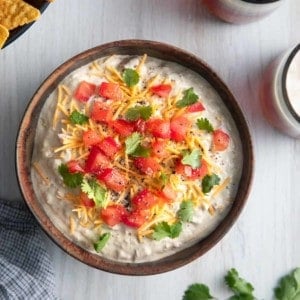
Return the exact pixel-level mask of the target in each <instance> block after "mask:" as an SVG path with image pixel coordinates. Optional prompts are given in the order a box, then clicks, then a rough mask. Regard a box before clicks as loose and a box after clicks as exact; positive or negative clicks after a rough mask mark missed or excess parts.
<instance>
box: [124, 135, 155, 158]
mask: <svg viewBox="0 0 300 300" xmlns="http://www.w3.org/2000/svg"><path fill="white" fill-rule="evenodd" d="M141 141H142V136H141V135H140V134H139V133H137V132H134V133H133V134H131V135H130V136H129V137H127V138H126V140H125V146H126V150H125V152H126V154H130V155H131V156H134V157H149V155H150V149H148V148H145V147H144V146H142V145H141Z"/></svg>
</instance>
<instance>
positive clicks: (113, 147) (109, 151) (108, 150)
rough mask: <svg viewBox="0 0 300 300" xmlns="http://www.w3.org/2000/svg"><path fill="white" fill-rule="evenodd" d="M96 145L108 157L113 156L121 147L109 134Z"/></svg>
mask: <svg viewBox="0 0 300 300" xmlns="http://www.w3.org/2000/svg"><path fill="white" fill-rule="evenodd" d="M97 146H98V147H99V148H100V149H101V150H102V152H103V153H104V154H105V155H106V156H108V157H109V158H112V157H114V156H115V154H116V153H117V152H118V151H119V150H120V149H121V147H120V145H118V144H117V142H116V141H115V140H114V139H113V138H112V137H110V136H109V137H106V138H105V139H103V140H102V141H101V142H100V143H99V144H98V145H97Z"/></svg>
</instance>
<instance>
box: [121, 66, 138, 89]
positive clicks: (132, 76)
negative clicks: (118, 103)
mask: <svg viewBox="0 0 300 300" xmlns="http://www.w3.org/2000/svg"><path fill="white" fill-rule="evenodd" d="M139 80H140V75H139V73H138V72H137V71H136V70H133V69H125V70H124V72H123V81H124V82H125V83H126V85H127V86H128V87H133V86H135V85H136V84H137V83H138V82H139Z"/></svg>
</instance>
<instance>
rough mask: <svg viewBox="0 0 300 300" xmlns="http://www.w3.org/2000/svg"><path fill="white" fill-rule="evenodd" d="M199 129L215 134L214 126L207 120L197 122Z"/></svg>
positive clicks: (202, 119)
mask: <svg viewBox="0 0 300 300" xmlns="http://www.w3.org/2000/svg"><path fill="white" fill-rule="evenodd" d="M197 127H198V128H199V129H200V130H206V131H207V132H213V131H214V128H213V126H212V124H211V123H210V122H209V120H208V119H206V118H201V119H198V120H197Z"/></svg>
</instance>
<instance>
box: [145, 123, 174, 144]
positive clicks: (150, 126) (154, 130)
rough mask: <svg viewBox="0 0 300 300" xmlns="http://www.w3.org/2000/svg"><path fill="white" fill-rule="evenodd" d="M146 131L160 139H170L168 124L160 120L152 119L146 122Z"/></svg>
mask: <svg viewBox="0 0 300 300" xmlns="http://www.w3.org/2000/svg"><path fill="white" fill-rule="evenodd" d="M146 127H147V131H148V132H150V133H151V134H152V135H153V136H155V137H157V138H162V139H169V138H170V122H169V121H167V120H162V119H152V120H149V121H148V122H147V125H146Z"/></svg>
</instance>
